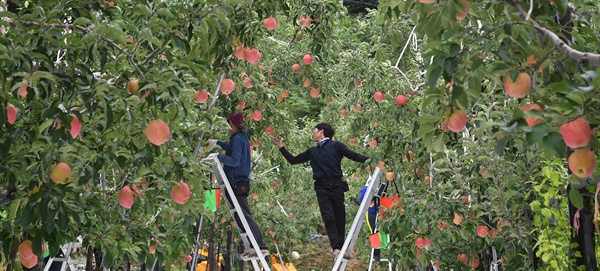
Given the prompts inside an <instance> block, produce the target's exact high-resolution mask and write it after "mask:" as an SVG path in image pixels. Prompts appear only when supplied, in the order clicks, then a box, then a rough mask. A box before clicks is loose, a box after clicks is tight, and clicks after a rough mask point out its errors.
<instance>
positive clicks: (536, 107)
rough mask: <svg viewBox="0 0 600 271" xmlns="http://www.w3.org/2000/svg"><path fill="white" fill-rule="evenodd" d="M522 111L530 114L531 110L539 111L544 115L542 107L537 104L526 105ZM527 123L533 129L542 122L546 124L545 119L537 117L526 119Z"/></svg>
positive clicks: (522, 107)
mask: <svg viewBox="0 0 600 271" xmlns="http://www.w3.org/2000/svg"><path fill="white" fill-rule="evenodd" d="M521 110H523V112H528V111H531V110H537V111H538V112H540V113H543V112H544V110H543V109H542V107H541V106H539V105H537V104H526V105H523V106H521ZM525 121H526V122H527V126H529V127H533V126H536V125H538V124H540V123H542V122H544V119H542V118H538V117H536V116H529V117H525Z"/></svg>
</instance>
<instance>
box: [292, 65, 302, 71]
mask: <svg viewBox="0 0 600 271" xmlns="http://www.w3.org/2000/svg"><path fill="white" fill-rule="evenodd" d="M292 69H293V70H294V71H295V72H300V69H301V67H300V64H297V63H296V64H294V65H292Z"/></svg>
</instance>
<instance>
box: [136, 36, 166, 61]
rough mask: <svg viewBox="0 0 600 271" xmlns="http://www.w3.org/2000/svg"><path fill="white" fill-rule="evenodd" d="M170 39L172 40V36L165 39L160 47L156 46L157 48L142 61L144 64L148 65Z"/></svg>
mask: <svg viewBox="0 0 600 271" xmlns="http://www.w3.org/2000/svg"><path fill="white" fill-rule="evenodd" d="M169 41H171V38H170V37H169V38H167V39H166V40H165V41H163V43H162V44H161V45H160V47H159V48H156V50H154V51H153V52H152V53H151V54H150V55H148V57H146V59H144V61H142V66H146V65H147V64H148V63H149V62H150V60H152V58H154V57H155V56H156V55H157V54H158V53H159V52H161V51H163V50H164V49H165V46H167V43H169Z"/></svg>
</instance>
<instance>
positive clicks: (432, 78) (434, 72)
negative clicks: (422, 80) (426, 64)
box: [427, 65, 443, 88]
mask: <svg viewBox="0 0 600 271" xmlns="http://www.w3.org/2000/svg"><path fill="white" fill-rule="evenodd" d="M442 71H443V69H442V67H441V66H438V65H434V66H433V68H431V69H430V70H429V75H428V76H427V86H428V87H430V88H433V87H435V85H436V84H437V81H438V79H439V78H440V75H441V74H442Z"/></svg>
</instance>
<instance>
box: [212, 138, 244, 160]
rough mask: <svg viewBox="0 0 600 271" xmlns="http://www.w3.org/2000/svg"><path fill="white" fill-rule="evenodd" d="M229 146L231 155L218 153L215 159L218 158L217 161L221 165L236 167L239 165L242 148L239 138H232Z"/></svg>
mask: <svg viewBox="0 0 600 271" xmlns="http://www.w3.org/2000/svg"><path fill="white" fill-rule="evenodd" d="M229 144H231V155H225V154H222V153H219V154H218V155H217V157H218V158H219V161H221V163H223V165H226V166H230V167H237V166H239V165H240V161H241V160H242V147H244V145H243V144H242V142H241V141H240V139H239V138H233V139H232V140H231V141H230V142H229ZM219 145H220V144H219Z"/></svg>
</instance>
